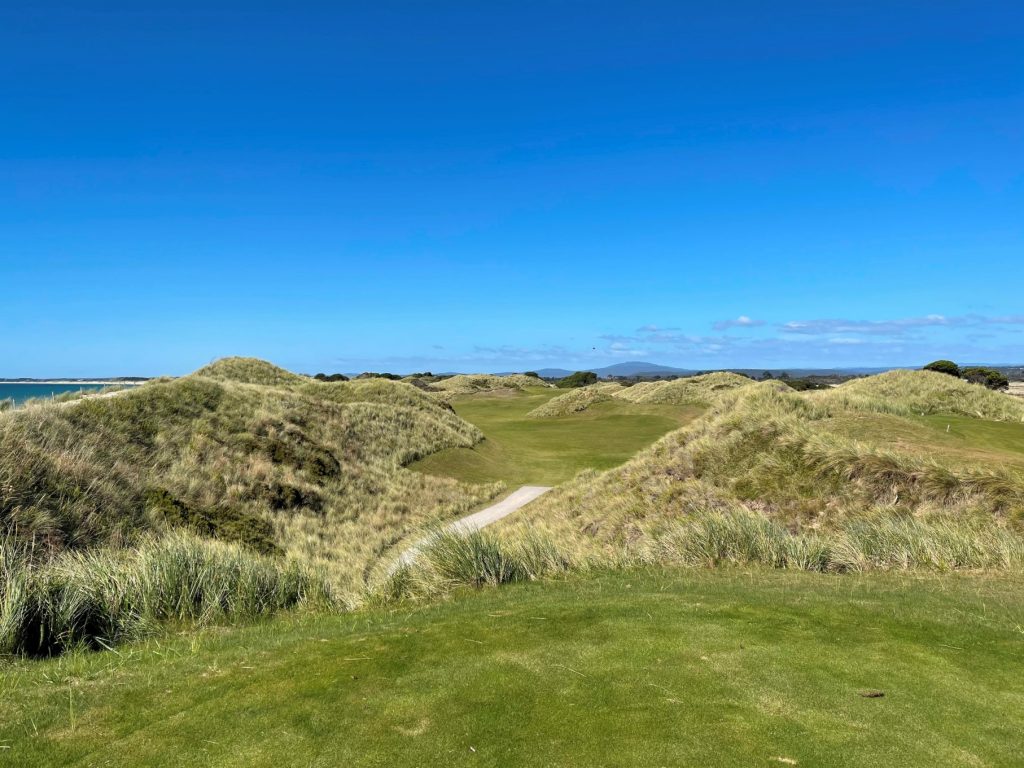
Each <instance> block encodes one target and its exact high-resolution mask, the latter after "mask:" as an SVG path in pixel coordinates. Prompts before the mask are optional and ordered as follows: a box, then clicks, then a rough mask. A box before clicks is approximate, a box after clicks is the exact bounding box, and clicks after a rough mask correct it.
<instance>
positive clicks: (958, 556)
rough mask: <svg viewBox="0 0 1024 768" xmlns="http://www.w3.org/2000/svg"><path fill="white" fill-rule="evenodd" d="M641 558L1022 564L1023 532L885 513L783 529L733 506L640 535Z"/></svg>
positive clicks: (1014, 567)
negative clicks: (831, 525) (834, 525)
mask: <svg viewBox="0 0 1024 768" xmlns="http://www.w3.org/2000/svg"><path fill="white" fill-rule="evenodd" d="M637 559H638V560H640V561H641V562H652V563H659V564H680V565H688V566H719V565H764V566H768V567H770V568H789V569H795V570H802V571H819V572H840V573H843V572H850V571H869V570H908V569H913V568H923V569H930V570H938V571H952V570H961V569H968V570H981V569H993V570H1005V571H1013V572H1018V573H1019V572H1022V571H1024V538H1022V537H1021V536H1019V535H1017V534H1014V533H1012V532H1011V531H1007V530H1005V529H1001V528H996V527H991V526H980V525H978V524H977V523H973V524H972V523H969V522H965V521H958V520H954V519H945V520H934V521H923V520H917V519H914V518H902V517H885V518H879V519H874V520H867V519H865V520H855V521H848V522H846V523H844V524H843V525H842V526H841V527H839V528H838V529H835V530H827V529H826V530H822V531H804V532H796V533H794V532H791V531H789V530H787V529H786V528H785V527H784V526H782V525H780V524H779V523H778V522H776V521H773V520H771V519H769V518H768V517H766V516H765V515H763V514H759V513H756V512H753V511H750V510H745V509H738V510H736V511H733V512H731V513H724V512H711V513H704V514H698V515H694V516H693V517H691V518H688V519H686V520H684V521H682V522H679V523H676V524H674V525H672V526H670V527H669V528H668V529H666V530H664V531H660V532H658V533H656V534H655V535H653V536H651V537H650V538H649V539H648V540H647V541H645V543H644V546H643V548H642V549H641V551H640V552H639V553H638V556H637Z"/></svg>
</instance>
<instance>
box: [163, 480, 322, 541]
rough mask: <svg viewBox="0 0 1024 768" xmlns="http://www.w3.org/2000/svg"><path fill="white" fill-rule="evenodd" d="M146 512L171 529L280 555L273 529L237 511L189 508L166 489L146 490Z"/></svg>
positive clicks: (267, 523) (247, 514)
mask: <svg viewBox="0 0 1024 768" xmlns="http://www.w3.org/2000/svg"><path fill="white" fill-rule="evenodd" d="M317 501H319V497H318V498H317ZM271 506H273V505H271ZM146 509H147V510H148V511H149V512H150V514H152V515H155V516H157V517H158V518H160V519H163V520H165V521H166V522H167V523H168V524H170V525H171V526H173V527H176V528H184V529H186V530H188V531H191V532H192V533H195V534H198V535H199V536H206V537H208V538H211V539H220V540H222V541H231V542H235V543H236V544H242V545H244V546H246V547H248V548H250V549H252V550H254V551H256V552H259V553H260V554H263V555H281V554H284V553H283V552H282V550H281V549H280V547H278V546H277V544H275V543H274V528H273V526H272V525H271V524H270V523H269V522H268V521H266V520H264V519H262V518H260V517H257V516H256V515H252V514H249V513H247V512H245V511H243V510H240V509H237V508H233V507H218V508H215V509H206V508H198V507H193V506H190V505H189V504H187V503H185V502H184V501H182V500H180V499H177V498H175V497H174V496H173V495H172V494H171V492H170V491H168V490H167V489H166V488H150V489H149V490H148V491H147V492H146Z"/></svg>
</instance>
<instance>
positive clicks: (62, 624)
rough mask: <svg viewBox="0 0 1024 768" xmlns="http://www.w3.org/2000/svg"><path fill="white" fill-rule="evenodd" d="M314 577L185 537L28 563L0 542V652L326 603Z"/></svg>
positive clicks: (59, 648) (128, 637)
mask: <svg viewBox="0 0 1024 768" xmlns="http://www.w3.org/2000/svg"><path fill="white" fill-rule="evenodd" d="M334 604H335V598H334V597H333V595H332V592H331V589H330V587H329V585H328V582H327V580H326V579H325V578H324V575H323V574H320V573H317V572H316V571H314V570H313V569H311V568H308V567H306V566H304V565H302V564H300V563H298V562H296V561H291V560H289V561H282V560H280V559H277V558H269V557H263V556H260V555H255V554H253V553H252V552H249V551H247V550H244V549H243V548H241V547H239V546H236V545H231V544H225V543H222V542H218V541H212V540H209V539H200V538H198V537H195V536H190V535H187V534H178V533H175V534H170V535H167V536H163V537H161V538H158V539H157V538H153V539H147V540H145V541H143V542H142V543H140V544H139V545H138V546H136V547H133V548H131V549H122V550H109V549H96V550H91V551H88V552H64V553H61V554H59V555H57V556H56V557H53V558H51V559H47V560H42V561H39V560H36V559H35V558H33V557H32V556H31V553H26V552H24V551H22V550H21V549H20V548H19V547H18V545H15V544H12V543H0V654H27V655H34V656H39V655H52V654H56V653H61V652H64V651H66V650H68V649H71V648H76V647H87V648H98V647H111V646H113V645H116V644H119V643H123V642H126V641H132V640H137V639H139V638H141V637H143V636H145V635H147V634H149V633H151V632H153V631H154V630H156V629H157V627H159V626H161V625H162V624H166V623H184V624H189V625H207V624H213V623H223V622H234V621H243V620H251V619H254V618H259V617H262V616H268V615H271V614H274V613H276V612H278V611H282V610H285V609H290V608H295V607H299V606H307V607H320V608H323V607H331V606H333V605H334Z"/></svg>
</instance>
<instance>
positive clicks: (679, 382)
mask: <svg viewBox="0 0 1024 768" xmlns="http://www.w3.org/2000/svg"><path fill="white" fill-rule="evenodd" d="M752 383H753V382H752V380H751V379H748V378H747V377H745V376H740V375H739V374H735V373H729V372H727V371H719V372H716V373H705V374H702V375H700V376H689V377H687V378H683V379H673V380H672V381H650V382H641V383H639V384H635V385H633V386H632V387H626V388H623V389H622V390H620V391H618V392H615V393H614V394H615V396H616V397H619V398H622V399H623V400H629V401H630V402H633V403H650V404H668V405H709V404H711V403H713V402H714V401H715V400H717V399H718V398H719V397H720V396H721V395H722V394H724V393H726V392H730V391H732V390H734V389H739V388H741V387H746V386H749V385H750V384H752Z"/></svg>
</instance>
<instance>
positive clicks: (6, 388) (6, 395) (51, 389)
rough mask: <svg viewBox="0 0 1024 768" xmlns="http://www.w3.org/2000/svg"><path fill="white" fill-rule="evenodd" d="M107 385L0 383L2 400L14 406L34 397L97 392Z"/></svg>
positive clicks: (0, 398) (0, 397)
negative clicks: (83, 391) (9, 400)
mask: <svg viewBox="0 0 1024 768" xmlns="http://www.w3.org/2000/svg"><path fill="white" fill-rule="evenodd" d="M105 386H106V385H105V384H37V383H32V384H10V383H7V382H3V381H0V400H7V399H13V400H14V404H15V405H17V404H19V403H23V402H25V401H26V400H28V399H30V398H33V397H50V396H51V395H62V394H64V393H65V392H79V391H82V390H85V391H86V392H96V391H98V390H101V389H103V387H105Z"/></svg>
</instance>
